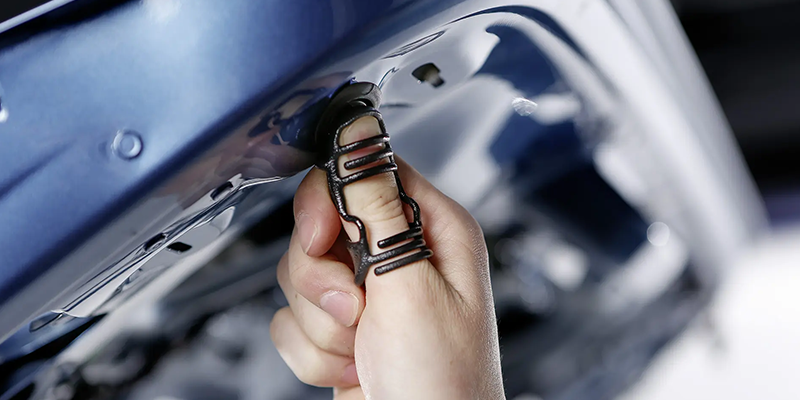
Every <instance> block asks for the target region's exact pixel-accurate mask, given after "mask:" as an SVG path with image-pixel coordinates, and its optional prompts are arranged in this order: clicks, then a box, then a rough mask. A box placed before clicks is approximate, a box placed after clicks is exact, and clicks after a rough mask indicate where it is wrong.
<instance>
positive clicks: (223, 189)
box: [211, 182, 233, 200]
mask: <svg viewBox="0 0 800 400" xmlns="http://www.w3.org/2000/svg"><path fill="white" fill-rule="evenodd" d="M231 190H233V184H232V183H230V182H225V183H223V184H222V185H220V186H219V187H218V188H216V189H214V191H212V192H211V199H212V200H216V199H217V198H218V197H220V196H222V195H224V194H226V193H228V192H230V191H231Z"/></svg>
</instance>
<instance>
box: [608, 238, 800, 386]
mask: <svg viewBox="0 0 800 400" xmlns="http://www.w3.org/2000/svg"><path fill="white" fill-rule="evenodd" d="M622 399H624V400H662V399H663V400H667V399H669V400H674V399H683V400H691V399H703V400H707V399H724V400H740V399H770V400H782V399H786V400H789V399H791V400H796V399H800V228H794V229H793V230H784V231H781V232H777V233H775V234H773V235H772V236H771V237H769V238H765V239H764V240H763V241H762V242H761V243H759V245H758V246H756V247H755V248H754V249H753V250H751V251H749V252H747V253H745V254H743V255H742V256H741V257H740V258H739V262H738V263H737V265H735V266H734V267H733V268H732V269H731V271H730V273H729V275H728V276H727V278H726V279H725V280H724V282H723V284H722V285H721V287H720V290H719V292H718V293H717V296H716V298H715V299H714V301H713V303H712V305H711V307H710V310H709V313H708V314H707V316H705V317H701V318H699V319H698V320H697V321H695V322H694V323H693V324H692V326H691V327H690V328H689V329H688V330H687V331H686V332H685V334H684V335H683V336H682V337H681V338H679V339H678V340H676V341H675V342H674V343H672V344H671V345H670V346H668V347H667V348H666V349H665V350H664V351H663V352H662V353H661V355H660V356H659V357H658V358H657V359H656V361H655V362H654V364H653V365H652V367H651V368H650V369H649V370H648V371H647V372H646V374H645V376H644V377H643V379H642V381H641V382H640V383H639V384H638V385H637V386H635V387H634V388H632V389H631V390H630V391H629V392H628V393H627V394H626V395H624V396H622Z"/></svg>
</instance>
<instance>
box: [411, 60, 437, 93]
mask: <svg viewBox="0 0 800 400" xmlns="http://www.w3.org/2000/svg"><path fill="white" fill-rule="evenodd" d="M441 72H442V71H441V70H440V69H439V67H437V66H436V65H434V64H433V63H427V64H425V65H422V66H420V67H417V69H415V70H414V71H413V72H411V75H412V76H414V78H417V80H418V81H419V82H420V83H422V82H428V83H430V84H431V86H433V87H435V88H438V87H439V86H442V85H444V79H442V77H441V76H440V75H439V74H440V73H441Z"/></svg>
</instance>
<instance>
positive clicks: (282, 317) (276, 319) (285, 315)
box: [269, 307, 293, 349]
mask: <svg viewBox="0 0 800 400" xmlns="http://www.w3.org/2000/svg"><path fill="white" fill-rule="evenodd" d="M290 318H293V316H292V310H291V309H289V307H283V308H281V309H280V310H278V311H277V312H275V314H274V315H273V316H272V321H271V322H270V323H269V336H270V338H271V339H272V343H273V344H274V345H275V347H276V348H279V349H280V348H282V347H283V344H284V342H285V341H284V340H283V335H281V332H282V331H283V329H282V328H284V327H285V326H286V324H287V323H288V322H289V321H288V320H289V319H290Z"/></svg>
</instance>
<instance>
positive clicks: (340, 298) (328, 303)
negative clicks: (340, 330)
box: [319, 291, 358, 327]
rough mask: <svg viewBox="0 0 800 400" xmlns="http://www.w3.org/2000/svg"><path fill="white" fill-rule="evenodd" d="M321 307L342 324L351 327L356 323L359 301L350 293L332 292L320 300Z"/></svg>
mask: <svg viewBox="0 0 800 400" xmlns="http://www.w3.org/2000/svg"><path fill="white" fill-rule="evenodd" d="M319 307H320V308H322V310H323V311H325V312H326V313H328V314H330V315H331V316H332V317H333V318H334V319H335V320H336V321H338V322H339V323H340V324H342V325H344V326H346V327H350V326H353V324H354V323H355V322H356V314H357V313H358V299H357V298H356V296H353V295H352V294H350V293H346V292H338V291H330V292H328V293H325V294H324V295H322V298H320V299H319Z"/></svg>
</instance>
